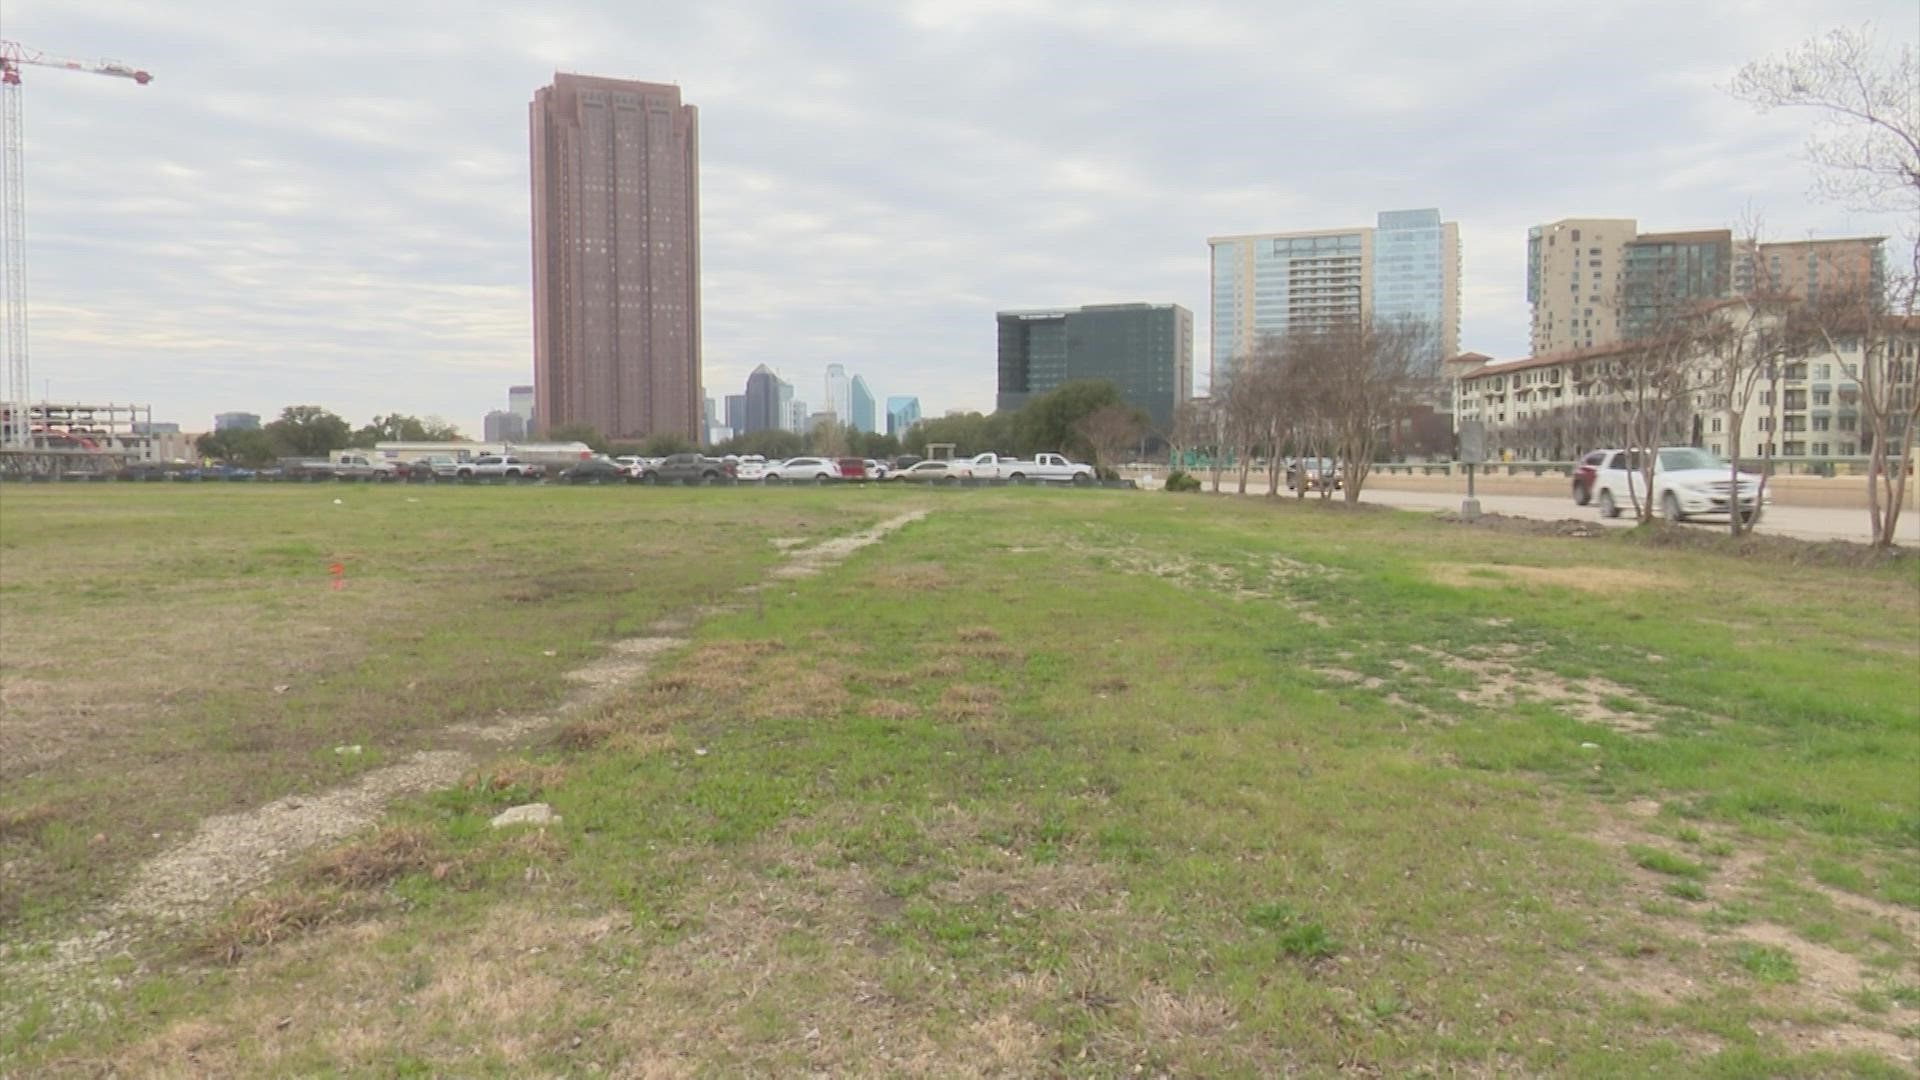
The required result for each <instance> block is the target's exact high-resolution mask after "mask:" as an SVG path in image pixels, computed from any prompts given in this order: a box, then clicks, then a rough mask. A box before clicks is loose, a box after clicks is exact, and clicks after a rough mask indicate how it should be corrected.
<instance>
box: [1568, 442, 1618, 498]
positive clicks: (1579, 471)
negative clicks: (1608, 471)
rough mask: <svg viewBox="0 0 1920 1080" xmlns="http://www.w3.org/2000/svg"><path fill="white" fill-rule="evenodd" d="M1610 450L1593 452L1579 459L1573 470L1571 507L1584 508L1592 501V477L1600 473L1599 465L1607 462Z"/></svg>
mask: <svg viewBox="0 0 1920 1080" xmlns="http://www.w3.org/2000/svg"><path fill="white" fill-rule="evenodd" d="M1611 453H1613V451H1611V450H1595V451H1593V452H1592V453H1590V454H1588V455H1587V456H1586V457H1583V458H1581V459H1580V464H1579V465H1577V466H1575V467H1574V470H1573V505H1575V506H1585V505H1587V504H1588V503H1589V502H1592V501H1593V477H1594V474H1595V473H1597V472H1599V471H1600V463H1601V462H1603V461H1605V460H1607V455H1608V454H1611Z"/></svg>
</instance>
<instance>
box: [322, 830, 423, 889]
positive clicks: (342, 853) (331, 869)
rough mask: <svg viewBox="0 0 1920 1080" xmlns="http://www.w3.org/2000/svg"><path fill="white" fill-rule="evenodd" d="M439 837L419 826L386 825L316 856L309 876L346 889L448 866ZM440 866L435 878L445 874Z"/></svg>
mask: <svg viewBox="0 0 1920 1080" xmlns="http://www.w3.org/2000/svg"><path fill="white" fill-rule="evenodd" d="M450 866H451V863H450V862H448V861H447V860H445V859H444V858H443V853H442V851H441V849H440V844H439V837H438V836H437V835H436V834H435V833H432V832H430V831H428V830H427V829H425V828H423V827H421V826H418V825H389V826H387V827H385V828H382V829H380V830H379V831H377V832H375V833H374V834H373V835H372V836H369V837H367V838H365V839H363V840H358V841H355V842H353V843H350V844H346V845H343V846H341V847H337V848H334V849H333V850H332V851H329V852H327V853H325V854H323V855H321V856H320V857H319V858H317V859H315V860H314V861H313V863H312V865H311V866H310V867H309V868H308V871H307V872H308V875H309V876H310V877H311V878H313V879H314V880H315V881H318V882H322V883H324V884H330V885H339V886H342V887H344V888H349V889H366V888H371V887H372V886H375V885H384V884H386V883H387V882H389V881H392V880H393V879H395V878H397V877H400V876H401V875H403V874H412V873H421V872H427V871H434V870H435V869H436V868H437V867H450ZM446 873H447V870H446V869H444V868H443V869H439V870H438V872H437V873H436V874H435V876H437V877H445V876H446Z"/></svg>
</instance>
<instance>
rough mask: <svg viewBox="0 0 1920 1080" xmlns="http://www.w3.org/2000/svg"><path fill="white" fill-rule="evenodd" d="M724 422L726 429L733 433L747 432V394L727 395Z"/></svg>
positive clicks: (741, 433)
mask: <svg viewBox="0 0 1920 1080" xmlns="http://www.w3.org/2000/svg"><path fill="white" fill-rule="evenodd" d="M726 422H727V430H728V431H731V432H733V434H734V435H736V436H739V435H745V434H746V433H747V395H745V394H728V395H727V416H726Z"/></svg>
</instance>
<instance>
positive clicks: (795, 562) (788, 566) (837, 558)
mask: <svg viewBox="0 0 1920 1080" xmlns="http://www.w3.org/2000/svg"><path fill="white" fill-rule="evenodd" d="M926 516H927V512H926V511H925V510H911V511H908V512H907V513H904V514H901V515H899V516H897V517H892V518H888V519H887V520H885V521H883V522H881V523H879V524H878V525H875V526H873V527H872V528H870V529H865V530H862V531H860V532H857V533H853V534H852V535H850V536H837V537H834V538H833V539H830V540H822V541H820V542H819V543H818V544H815V545H814V546H812V547H807V548H795V549H794V550H792V551H790V552H788V553H787V561H786V563H785V564H784V565H782V566H780V567H778V568H776V569H775V570H774V571H773V573H772V574H770V575H768V576H770V577H771V578H773V579H774V580H777V581H793V580H796V579H799V578H806V577H812V576H814V575H815V574H818V573H820V572H821V571H822V570H825V569H826V568H827V567H829V566H832V565H834V564H835V563H839V562H843V561H845V559H846V558H847V556H849V555H852V554H853V553H854V552H856V551H859V550H860V549H861V548H864V547H871V546H872V545H874V544H877V543H879V542H880V541H882V540H884V539H886V537H887V534H889V533H891V532H894V531H896V530H898V529H903V528H905V527H906V526H908V525H911V524H913V523H914V522H916V521H919V520H920V519H921V518H923V517H926Z"/></svg>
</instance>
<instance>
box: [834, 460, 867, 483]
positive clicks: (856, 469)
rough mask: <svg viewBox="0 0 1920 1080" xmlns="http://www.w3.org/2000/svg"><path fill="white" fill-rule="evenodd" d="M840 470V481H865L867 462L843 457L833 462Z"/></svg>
mask: <svg viewBox="0 0 1920 1080" xmlns="http://www.w3.org/2000/svg"><path fill="white" fill-rule="evenodd" d="M834 464H835V465H837V466H839V468H840V479H842V480H866V479H868V476H867V461H866V459H865V458H857V457H843V458H840V459H839V460H837V461H835V462H834Z"/></svg>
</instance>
